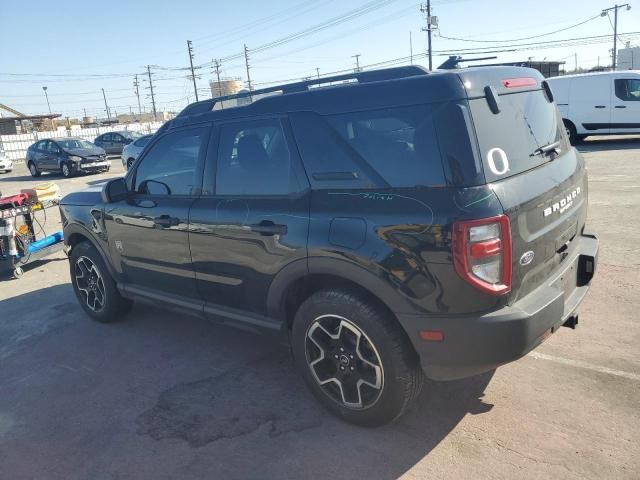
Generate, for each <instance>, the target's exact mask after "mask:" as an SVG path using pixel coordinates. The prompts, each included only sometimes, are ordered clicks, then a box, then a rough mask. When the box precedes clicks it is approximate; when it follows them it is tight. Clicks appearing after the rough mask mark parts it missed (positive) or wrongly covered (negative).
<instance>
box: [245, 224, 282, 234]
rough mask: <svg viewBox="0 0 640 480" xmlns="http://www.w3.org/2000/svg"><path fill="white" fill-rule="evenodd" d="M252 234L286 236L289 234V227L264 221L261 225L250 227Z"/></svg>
mask: <svg viewBox="0 0 640 480" xmlns="http://www.w3.org/2000/svg"><path fill="white" fill-rule="evenodd" d="M249 227H250V228H251V231H252V232H258V233H259V234H260V235H264V236H270V235H276V234H278V235H284V234H286V233H287V226H286V225H281V224H278V223H273V222H272V221H271V220H263V221H261V222H260V223H254V224H253V225H249Z"/></svg>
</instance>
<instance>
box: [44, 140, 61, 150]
mask: <svg viewBox="0 0 640 480" xmlns="http://www.w3.org/2000/svg"><path fill="white" fill-rule="evenodd" d="M48 143H49V144H48V145H47V150H48V151H49V153H58V152H59V151H60V147H58V144H57V143H56V142H52V141H49V142H48Z"/></svg>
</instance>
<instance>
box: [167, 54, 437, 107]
mask: <svg viewBox="0 0 640 480" xmlns="http://www.w3.org/2000/svg"><path fill="white" fill-rule="evenodd" d="M427 73H428V72H427V70H425V69H424V68H422V67H419V66H417V65H411V66H405V67H394V68H384V69H380V70H370V71H367V72H354V73H347V74H344V75H334V76H331V77H320V78H315V79H312V80H304V81H301V82H295V83H286V84H282V85H274V86H272V87H267V88H261V89H259V90H252V91H248V90H247V91H243V92H239V93H235V94H233V95H225V96H223V97H215V98H210V99H207V100H202V101H200V102H196V103H192V104H191V105H187V106H186V107H185V108H184V109H183V110H182V111H181V112H180V113H179V114H178V117H182V116H185V115H194V114H198V113H204V112H210V111H211V110H213V107H214V105H215V104H216V103H218V102H223V101H225V100H231V99H235V98H247V97H252V96H254V95H263V94H266V93H272V92H282V93H283V94H286V93H296V92H304V91H306V90H308V89H309V87H312V86H314V85H323V84H326V83H332V82H340V81H345V80H357V81H358V83H368V82H380V81H383V80H393V79H396V78H404V77H413V76H416V75H426V74H427Z"/></svg>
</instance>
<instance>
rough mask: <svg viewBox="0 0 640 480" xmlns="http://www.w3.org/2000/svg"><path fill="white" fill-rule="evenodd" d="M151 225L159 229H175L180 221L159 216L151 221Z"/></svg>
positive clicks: (167, 216) (166, 216)
mask: <svg viewBox="0 0 640 480" xmlns="http://www.w3.org/2000/svg"><path fill="white" fill-rule="evenodd" d="M153 223H154V224H156V225H158V226H160V227H176V226H178V224H179V223H180V219H179V218H176V217H170V216H169V215H160V216H159V217H156V218H154V219H153Z"/></svg>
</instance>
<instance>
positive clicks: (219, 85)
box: [213, 60, 224, 108]
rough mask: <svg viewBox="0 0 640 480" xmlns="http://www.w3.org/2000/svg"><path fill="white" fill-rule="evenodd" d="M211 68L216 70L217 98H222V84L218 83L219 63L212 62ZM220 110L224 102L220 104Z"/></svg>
mask: <svg viewBox="0 0 640 480" xmlns="http://www.w3.org/2000/svg"><path fill="white" fill-rule="evenodd" d="M213 66H214V68H215V69H216V78H217V79H218V92H217V93H218V95H217V96H218V97H221V96H222V83H220V61H219V60H214V61H213ZM220 108H224V102H220Z"/></svg>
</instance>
